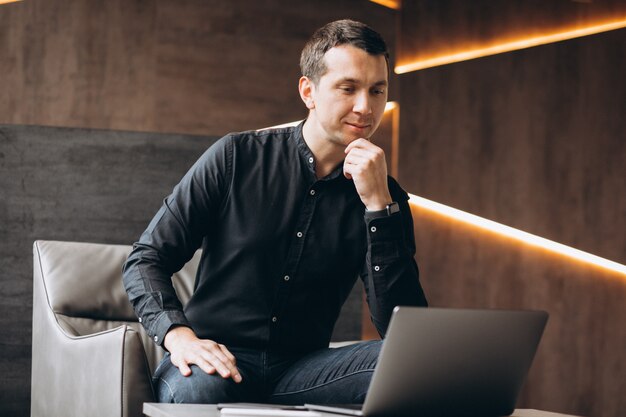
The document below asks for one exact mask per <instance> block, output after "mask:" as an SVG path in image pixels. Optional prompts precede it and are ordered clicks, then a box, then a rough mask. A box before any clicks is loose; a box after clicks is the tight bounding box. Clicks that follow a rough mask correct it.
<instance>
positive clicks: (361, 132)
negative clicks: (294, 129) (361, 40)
mask: <svg viewBox="0 0 626 417" xmlns="http://www.w3.org/2000/svg"><path fill="white" fill-rule="evenodd" d="M324 60H325V63H326V68H327V71H326V73H325V74H324V75H322V76H321V77H320V79H319V81H318V82H317V83H311V97H310V98H311V101H312V106H313V107H311V105H309V108H310V109H311V113H310V114H309V117H310V118H314V119H315V120H314V121H315V122H316V123H315V124H316V126H315V127H316V131H317V132H318V134H319V135H323V136H324V137H325V138H326V139H327V140H329V141H331V142H333V143H335V144H337V145H342V146H347V145H348V144H349V143H350V142H352V141H354V140H356V139H359V138H367V139H369V138H370V136H371V135H372V134H373V133H374V132H375V131H376V129H377V128H378V125H379V124H380V121H381V119H382V116H383V112H384V111H385V104H386V102H387V86H388V81H387V77H388V76H387V63H386V61H385V57H384V56H382V55H370V54H368V53H367V52H366V51H364V50H362V49H359V48H356V47H354V46H351V45H341V46H337V47H334V48H331V49H330V50H329V51H328V52H326V54H325V55H324Z"/></svg>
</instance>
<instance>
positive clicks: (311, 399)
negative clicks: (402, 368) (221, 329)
mask: <svg viewBox="0 0 626 417" xmlns="http://www.w3.org/2000/svg"><path fill="white" fill-rule="evenodd" d="M381 345H382V342H381V341H368V342H360V343H356V344H354V345H349V346H344V347H340V348H329V349H322V350H319V351H315V352H312V353H310V354H306V355H304V356H302V355H289V354H276V353H271V352H265V351H257V350H251V349H238V348H229V350H230V351H231V352H232V354H233V355H235V358H236V359H237V368H238V369H239V371H240V373H241V376H242V378H243V381H242V382H241V383H239V384H237V383H235V382H234V381H233V380H232V379H230V378H229V379H224V378H222V377H221V376H219V375H218V374H212V375H209V374H207V373H205V372H204V371H202V370H201V369H200V368H198V367H197V366H195V365H192V366H191V370H192V374H191V375H190V376H188V377H184V376H182V375H181V373H180V372H179V371H178V368H176V367H175V366H174V365H173V364H172V362H171V361H170V358H169V355H166V356H165V357H164V358H163V361H162V362H161V363H160V365H159V366H158V368H157V370H156V372H155V374H154V380H153V381H154V385H155V389H156V392H157V396H158V398H157V400H158V401H159V402H168V403H201V404H216V403H226V402H263V403H265V402H268V403H277V404H303V403H305V402H306V403H318V404H351V403H353V404H356V403H363V401H364V400H365V394H366V393H367V388H368V387H369V383H370V380H371V378H372V373H373V372H374V368H375V366H376V362H377V359H378V354H379V352H380V347H381Z"/></svg>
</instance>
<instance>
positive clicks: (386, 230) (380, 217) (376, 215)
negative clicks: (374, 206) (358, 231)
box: [365, 210, 403, 243]
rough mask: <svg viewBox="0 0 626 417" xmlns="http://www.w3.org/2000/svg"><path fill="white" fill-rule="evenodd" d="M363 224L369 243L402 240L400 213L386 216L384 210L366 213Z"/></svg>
mask: <svg viewBox="0 0 626 417" xmlns="http://www.w3.org/2000/svg"><path fill="white" fill-rule="evenodd" d="M365 224H366V225H367V236H368V241H369V242H370V243H373V242H382V241H390V240H402V239H403V230H402V228H403V224H402V213H400V212H398V213H394V214H392V215H388V214H387V212H386V210H379V211H366V212H365Z"/></svg>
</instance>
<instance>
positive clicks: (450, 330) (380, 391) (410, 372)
mask: <svg viewBox="0 0 626 417" xmlns="http://www.w3.org/2000/svg"><path fill="white" fill-rule="evenodd" d="M547 319H548V314H547V313H546V312H544V311H512V310H471V309H444V308H420V307H396V309H395V310H394V313H393V315H392V318H391V322H390V324H389V328H388V330H387V335H386V338H385V341H384V343H383V346H382V349H381V353H380V356H379V359H378V365H377V366H376V369H375V371H374V374H373V376H372V381H371V383H370V387H369V390H368V392H367V395H366V398H365V402H364V403H363V404H362V405H360V404H359V405H339V406H338V405H323V404H306V405H305V406H306V407H307V408H308V409H309V410H317V411H324V412H330V413H338V414H345V415H356V416H364V417H379V416H380V417H382V416H385V417H390V416H399V417H409V416H410V417H416V416H428V417H431V416H481V417H497V416H507V415H510V414H511V413H512V412H513V410H514V409H515V403H516V401H517V397H518V395H519V392H520V390H521V387H522V385H523V383H524V380H525V378H526V375H527V373H528V370H529V368H530V365H531V363H532V360H533V358H534V356H535V352H536V350H537V346H538V345H539V341H540V339H541V336H542V334H543V330H544V328H545V325H546V322H547Z"/></svg>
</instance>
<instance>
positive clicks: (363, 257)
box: [124, 124, 426, 352]
mask: <svg viewBox="0 0 626 417" xmlns="http://www.w3.org/2000/svg"><path fill="white" fill-rule="evenodd" d="M389 189H390V193H391V196H392V198H393V199H394V201H397V202H398V203H399V205H400V213H395V214H392V215H390V216H388V215H387V214H386V213H381V212H366V211H365V206H364V205H363V203H362V202H361V200H360V199H359V196H358V194H357V192H356V189H355V186H354V183H353V182H352V180H348V179H346V178H345V177H344V175H343V171H342V165H339V166H338V167H337V168H336V169H335V170H334V171H333V172H332V173H331V174H330V175H328V176H327V177H325V178H322V179H319V180H318V179H317V178H316V175H315V158H314V156H313V154H312V153H311V151H310V149H309V148H308V146H307V145H306V143H305V141H304V138H303V136H302V124H300V125H299V126H297V127H291V128H283V129H268V130H262V131H251V132H243V133H236V134H230V135H227V136H225V137H223V138H222V139H220V140H219V141H218V142H216V143H215V144H214V145H213V146H211V147H210V148H209V149H208V150H207V151H206V152H205V153H204V155H203V156H202V157H201V158H200V159H199V160H198V161H197V162H196V163H195V164H194V166H193V167H192V168H191V169H190V170H189V172H188V173H187V174H186V175H185V176H184V178H183V179H182V180H181V182H180V183H179V184H178V185H177V186H176V187H175V188H174V190H173V192H172V194H171V195H169V196H168V197H167V198H165V200H164V202H163V206H162V207H161V208H160V210H159V211H158V212H157V214H156V216H155V217H154V218H153V219H152V221H151V223H150V225H149V226H148V228H147V229H146V231H145V232H144V233H143V234H142V235H141V238H140V240H139V242H137V243H136V244H135V245H134V248H133V251H132V253H131V254H130V256H129V258H128V260H127V262H126V263H125V265H124V285H125V287H126V290H127V292H128V294H129V299H130V301H131V303H132V304H133V306H134V308H135V311H136V313H137V315H138V316H139V318H140V321H141V322H142V323H143V325H144V327H145V328H146V330H147V332H148V334H149V335H150V336H151V337H153V338H154V340H155V341H156V342H157V343H158V344H162V343H163V338H164V337H165V334H166V333H167V331H168V330H169V329H170V328H171V327H172V326H173V325H177V324H181V325H186V326H190V327H191V328H192V329H193V330H194V331H195V333H196V335H197V336H198V337H200V338H206V339H212V340H215V341H217V342H218V343H223V344H225V345H227V346H238V347H248V348H255V349H261V350H272V351H280V352H306V351H310V350H314V349H318V348H322V347H325V346H327V345H328V342H329V340H330V336H331V333H332V330H333V326H334V324H335V321H336V319H337V317H338V315H339V311H340V309H341V306H342V304H343V303H344V301H345V300H346V298H347V296H348V294H349V293H350V291H351V288H352V287H353V285H354V283H355V281H356V278H357V277H358V276H359V275H360V277H361V279H362V280H363V282H364V284H365V288H366V292H367V298H368V303H369V305H370V310H371V311H372V316H373V317H372V319H373V321H374V324H375V325H376V327H377V329H378V331H379V333H380V334H381V335H382V336H384V334H385V331H386V329H387V325H388V323H389V318H390V316H391V312H392V310H393V308H394V307H395V306H396V305H426V299H425V297H424V293H423V291H422V288H421V286H420V283H419V278H418V270H417V265H416V263H415V261H414V259H413V255H414V253H415V242H414V237H413V220H412V218H411V212H410V209H409V206H408V203H407V200H408V196H407V194H406V193H405V192H404V191H403V190H402V189H401V188H400V186H399V185H398V184H397V183H396V181H395V180H393V179H392V178H391V177H389ZM200 247H201V248H202V257H201V260H200V265H199V269H198V273H197V276H196V281H195V286H194V293H193V295H192V297H191V299H190V300H189V302H188V304H187V305H186V306H185V307H184V309H183V307H182V306H181V303H180V301H179V300H178V299H177V297H176V294H175V292H174V289H173V287H172V283H171V275H172V274H173V273H174V272H176V271H178V270H180V269H181V268H182V267H183V265H184V264H185V263H186V262H187V261H188V260H189V259H190V258H191V257H192V256H193V254H194V253H195V252H196V250H197V249H198V248H200Z"/></svg>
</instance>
